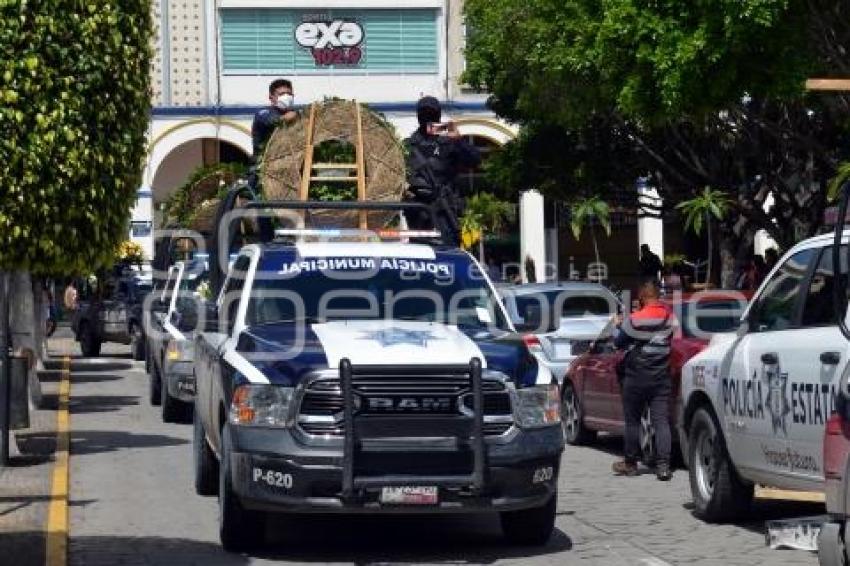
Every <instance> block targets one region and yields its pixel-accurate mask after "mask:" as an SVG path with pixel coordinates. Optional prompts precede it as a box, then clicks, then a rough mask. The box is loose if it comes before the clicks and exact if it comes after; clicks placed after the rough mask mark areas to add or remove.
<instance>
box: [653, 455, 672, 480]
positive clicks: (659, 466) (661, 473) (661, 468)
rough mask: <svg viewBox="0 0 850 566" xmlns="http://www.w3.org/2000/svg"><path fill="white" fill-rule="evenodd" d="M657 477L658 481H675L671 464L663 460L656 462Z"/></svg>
mask: <svg viewBox="0 0 850 566" xmlns="http://www.w3.org/2000/svg"><path fill="white" fill-rule="evenodd" d="M655 477H657V478H658V481H670V480H671V479H673V472H672V470H670V464H669V463H668V462H664V461H662V460H659V461H658V462H656V464H655Z"/></svg>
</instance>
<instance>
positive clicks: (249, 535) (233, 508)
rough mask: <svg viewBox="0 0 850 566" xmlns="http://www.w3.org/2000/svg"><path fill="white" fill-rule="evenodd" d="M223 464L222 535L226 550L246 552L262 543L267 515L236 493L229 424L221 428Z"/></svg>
mask: <svg viewBox="0 0 850 566" xmlns="http://www.w3.org/2000/svg"><path fill="white" fill-rule="evenodd" d="M221 436H222V449H221V464H220V465H219V473H218V513H219V538H220V539H221V546H222V547H224V550H226V551H227V552H237V553H238V552H245V551H248V550H251V549H252V548H253V547H255V546H257V545H259V544H260V543H261V542H263V540H264V538H265V529H266V521H265V515H264V514H263V513H261V512H258V511H250V510H248V509H245V508H244V507H242V504H241V503H239V498H238V497H236V494H235V493H233V485H232V483H231V481H232V477H231V475H232V474H231V471H230V438H229V432H228V430H227V427H225V428H224V430H222V435H221Z"/></svg>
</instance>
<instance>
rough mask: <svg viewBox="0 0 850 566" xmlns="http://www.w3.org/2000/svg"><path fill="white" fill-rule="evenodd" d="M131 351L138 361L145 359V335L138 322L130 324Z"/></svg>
mask: <svg viewBox="0 0 850 566" xmlns="http://www.w3.org/2000/svg"><path fill="white" fill-rule="evenodd" d="M130 353H131V354H132V356H133V359H134V360H136V361H137V362H140V361H142V360H144V359H145V337H144V335H143V334H142V329H141V327H140V326H139V325H138V324H131V325H130Z"/></svg>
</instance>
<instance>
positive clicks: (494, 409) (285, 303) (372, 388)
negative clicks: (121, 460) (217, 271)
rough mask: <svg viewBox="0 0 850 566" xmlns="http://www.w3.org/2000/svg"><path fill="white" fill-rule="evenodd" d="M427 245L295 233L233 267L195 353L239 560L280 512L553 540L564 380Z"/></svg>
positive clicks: (200, 427)
mask: <svg viewBox="0 0 850 566" xmlns="http://www.w3.org/2000/svg"><path fill="white" fill-rule="evenodd" d="M373 204H374V203H373ZM265 206H270V205H267V204H266V205H265ZM385 206H387V207H389V206H390V205H389V204H387V205H385ZM396 206H398V207H401V206H402V205H396ZM283 232H286V231H283ZM280 234H281V231H278V235H280ZM417 234H418V235H420V236H422V235H423V234H422V233H417V232H403V231H402V232H397V233H395V235H393V234H389V233H387V232H383V233H378V236H381V237H382V239H381V241H376V237H367V238H358V237H355V238H354V241H352V239H351V238H346V237H345V236H346V234H345V233H344V232H343V231H336V230H329V231H324V232H322V231H315V230H313V231H311V230H303V231H300V232H299V231H298V230H295V231H292V232H290V235H291V236H293V237H292V238H290V239H288V240H286V239H285V240H284V241H273V242H269V243H260V244H256V245H249V246H246V247H244V248H242V250H241V252H240V253H239V255H238V257H237V258H236V260H235V262H234V263H233V264H232V266H231V268H230V269H229V272H228V274H227V277H226V280H225V281H224V284H223V286H222V289H221V292H220V294H219V296H218V299H217V303H216V307H217V309H210V311H211V314H210V316H211V317H212V316H217V317H218V321H219V322H218V325H219V327H218V328H217V329H215V331H212V330H211V329H210V328H211V325H210V323H209V321H207V322H206V325H205V326H206V331H204V332H200V333H199V334H198V336H197V338H196V347H195V356H196V359H195V364H196V366H195V371H196V375H197V396H196V399H195V418H194V462H195V468H194V469H195V486H196V489H197V491H198V493H199V494H202V495H213V494H216V493H217V494H218V498H219V507H220V536H221V542H222V544H223V546H224V547H225V549H227V550H231V551H235V550H244V549H245V548H246V547H249V546H251V545H253V544H255V543H257V542H259V539H261V537H262V534H263V531H264V529H263V525H264V521H265V514H266V513H267V512H284V513H288V512H293V513H408V514H409V513H476V512H484V511H492V512H499V513H500V516H501V524H502V527H503V531H504V533H505V535H506V537H507V538H508V539H509V540H512V541H514V542H516V543H521V544H543V543H545V542H546V541H547V540H548V538H549V536H550V534H551V531H552V529H553V525H554V519H555V506H556V499H557V497H556V489H557V482H558V470H559V461H560V456H561V453H562V451H563V446H564V444H563V435H562V433H561V428H560V418H559V398H558V387H557V383H556V382H555V381H554V379H553V376H552V374H551V373H550V372H549V371H548V370H547V369H546V368H545V367H543V366H542V365H539V364H538V363H537V361H536V359H535V357H534V356H533V355H531V354H530V352H529V349H528V346H527V345H526V343H525V342H524V341H523V338H522V336H520V335H518V334H516V333H515V332H514V331H513V328H512V327H511V325H510V323H509V322H508V320H507V317H506V316H505V312H504V310H503V308H502V306H501V304H500V302H499V301H498V299H497V297H496V294H495V291H494V289H493V286H492V284H491V283H490V281H489V280H488V279H487V277H486V275H485V274H484V273H483V272H482V270H481V268H480V266H479V265H478V263H477V262H476V261H475V260H474V259H473V258H472V257H471V256H470V255H469V254H467V253H465V252H463V251H461V250H457V249H447V248H443V247H440V246H432V245H429V244H427V243H410V242H407V241H405V240H407V238H408V237H411V238H412V237H414V236H415V235H417ZM424 235H427V236H428V237H429V238H433V237H435V236H436V233H426V234H424ZM311 236H316V237H318V239H316V238H311ZM387 238H389V239H390V240H393V241H388V240H387ZM214 310H217V312H213V311H214Z"/></svg>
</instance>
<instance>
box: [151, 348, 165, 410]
mask: <svg viewBox="0 0 850 566" xmlns="http://www.w3.org/2000/svg"><path fill="white" fill-rule="evenodd" d="M150 367H151V369H150V371H149V372H148V375H149V376H150V380H149V382H150V398H151V405H153V406H154V407H155V406H157V405H159V404H160V403H161V402H162V380H161V379H160V378H159V371H157V369H156V362H155V361H153V360H150Z"/></svg>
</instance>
